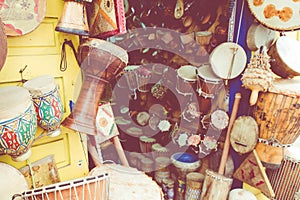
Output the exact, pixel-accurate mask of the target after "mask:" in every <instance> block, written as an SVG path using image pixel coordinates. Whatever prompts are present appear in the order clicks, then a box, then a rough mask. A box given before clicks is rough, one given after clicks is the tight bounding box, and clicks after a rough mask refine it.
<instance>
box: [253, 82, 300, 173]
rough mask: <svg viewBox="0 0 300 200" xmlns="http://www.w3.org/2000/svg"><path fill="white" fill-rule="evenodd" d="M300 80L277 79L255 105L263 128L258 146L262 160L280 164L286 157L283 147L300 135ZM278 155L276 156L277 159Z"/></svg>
mask: <svg viewBox="0 0 300 200" xmlns="http://www.w3.org/2000/svg"><path fill="white" fill-rule="evenodd" d="M299 88H300V80H296V79H277V80H275V81H274V83H273V86H272V87H271V88H270V89H269V92H264V93H260V94H259V97H258V101H257V104H256V105H255V106H254V108H253V117H254V119H255V120H256V122H257V124H258V127H259V143H258V144H257V146H256V150H257V153H258V155H259V157H260V159H261V161H262V162H263V163H264V164H265V165H266V164H268V165H269V167H271V166H272V165H273V167H275V168H276V167H278V166H279V165H280V163H281V161H282V159H283V147H286V146H288V145H290V144H292V143H294V142H295V140H296V139H297V138H298V136H299V135H300V126H299V119H300V109H299V108H300V89H299ZM275 158H276V159H275Z"/></svg>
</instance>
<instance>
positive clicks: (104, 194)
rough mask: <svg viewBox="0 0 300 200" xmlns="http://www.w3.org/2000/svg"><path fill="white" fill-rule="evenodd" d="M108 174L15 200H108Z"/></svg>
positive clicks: (37, 191)
mask: <svg viewBox="0 0 300 200" xmlns="http://www.w3.org/2000/svg"><path fill="white" fill-rule="evenodd" d="M108 186H109V176H108V174H98V175H95V176H88V177H84V178H78V179H75V180H72V181H65V182H61V183H56V184H52V185H48V186H46V187H41V188H37V189H33V190H27V191H24V192H23V193H22V194H15V195H14V198H13V200H19V199H20V198H21V199H22V200H69V199H72V200H103V199H108V196H109V195H108V191H109V190H108Z"/></svg>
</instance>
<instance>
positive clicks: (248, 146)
mask: <svg viewBox="0 0 300 200" xmlns="http://www.w3.org/2000/svg"><path fill="white" fill-rule="evenodd" d="M257 140H258V125H257V123H256V121H255V119H254V118H253V117H251V116H240V117H238V118H237V119H236V120H235V122H234V124H233V128H232V131H231V134H230V143H231V146H232V148H233V149H234V150H235V151H236V152H238V153H241V154H245V153H249V152H250V151H252V150H253V149H254V148H255V146H256V144H257Z"/></svg>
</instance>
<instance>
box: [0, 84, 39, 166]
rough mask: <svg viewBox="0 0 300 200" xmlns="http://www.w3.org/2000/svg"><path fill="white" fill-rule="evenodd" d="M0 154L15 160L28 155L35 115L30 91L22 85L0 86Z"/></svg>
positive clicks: (29, 153) (26, 157)
mask: <svg viewBox="0 0 300 200" xmlns="http://www.w3.org/2000/svg"><path fill="white" fill-rule="evenodd" d="M0 96H1V98H0V130H1V132H0V154H8V155H10V156H11V157H12V158H13V159H14V160H16V161H23V160H26V159H28V158H29V157H30V155H31V151H30V147H31V145H32V142H33V139H34V136H35V134H36V128H37V117H36V112H35V109H34V105H33V102H32V100H31V96H30V93H29V92H28V91H27V90H26V89H25V88H22V87H18V86H8V87H3V88H0Z"/></svg>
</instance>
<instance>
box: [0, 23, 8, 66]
mask: <svg viewBox="0 0 300 200" xmlns="http://www.w3.org/2000/svg"><path fill="white" fill-rule="evenodd" d="M0 47H1V48H0V71H1V69H2V67H3V65H4V63H5V60H6V56H7V37H6V34H5V31H4V26H3V22H2V21H1V18H0Z"/></svg>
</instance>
